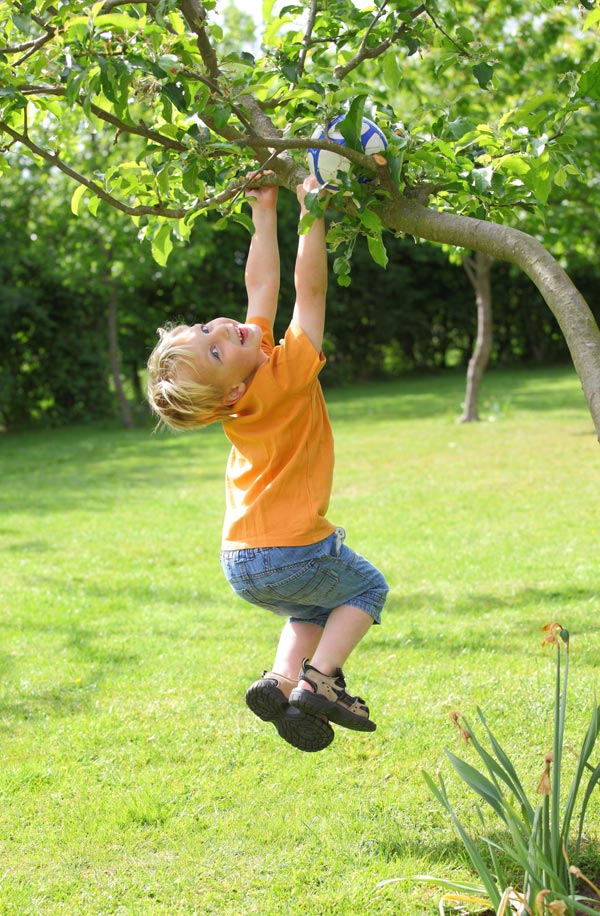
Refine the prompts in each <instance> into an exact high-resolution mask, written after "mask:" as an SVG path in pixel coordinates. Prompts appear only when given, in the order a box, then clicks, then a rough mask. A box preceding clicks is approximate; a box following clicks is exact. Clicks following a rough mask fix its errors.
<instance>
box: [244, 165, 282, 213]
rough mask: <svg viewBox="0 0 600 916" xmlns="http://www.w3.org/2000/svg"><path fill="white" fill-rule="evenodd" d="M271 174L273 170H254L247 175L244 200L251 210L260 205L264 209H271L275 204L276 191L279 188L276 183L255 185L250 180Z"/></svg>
mask: <svg viewBox="0 0 600 916" xmlns="http://www.w3.org/2000/svg"><path fill="white" fill-rule="evenodd" d="M273 174H274V173H273V172H254V173H253V174H252V173H251V174H250V175H249V176H248V178H249V184H248V187H247V188H246V200H247V201H248V203H249V204H250V206H251V207H252V209H253V210H254V209H255V207H262V208H264V209H266V210H272V209H274V208H275V207H276V206H277V193H278V191H279V188H278V187H277V186H276V185H265V186H263V187H256V186H254V185H253V184H252V182H253V181H254V180H255V179H257V178H263V177H265V176H266V175H273Z"/></svg>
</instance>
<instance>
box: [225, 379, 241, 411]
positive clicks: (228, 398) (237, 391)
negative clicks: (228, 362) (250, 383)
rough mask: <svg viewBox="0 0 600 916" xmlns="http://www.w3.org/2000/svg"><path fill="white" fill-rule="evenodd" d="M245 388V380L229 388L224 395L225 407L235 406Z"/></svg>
mask: <svg viewBox="0 0 600 916" xmlns="http://www.w3.org/2000/svg"><path fill="white" fill-rule="evenodd" d="M245 390H246V384H245V382H240V383H239V385H234V386H233V387H232V388H229V389H228V390H227V391H226V392H225V394H224V395H223V404H224V405H225V407H233V405H234V404H235V403H237V401H239V399H240V398H241V396H242V395H243V394H244V392H245Z"/></svg>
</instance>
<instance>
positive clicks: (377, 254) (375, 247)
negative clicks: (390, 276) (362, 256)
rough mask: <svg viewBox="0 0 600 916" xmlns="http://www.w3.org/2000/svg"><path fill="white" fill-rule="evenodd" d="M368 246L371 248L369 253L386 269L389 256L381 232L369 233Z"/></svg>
mask: <svg viewBox="0 0 600 916" xmlns="http://www.w3.org/2000/svg"><path fill="white" fill-rule="evenodd" d="M367 246H368V248H369V254H370V255H371V257H372V258H373V260H374V261H375V263H376V264H379V266H380V267H383V268H384V270H385V268H386V267H387V264H388V256H387V251H386V250H385V245H384V244H383V239H382V238H381V234H378V235H368V236H367Z"/></svg>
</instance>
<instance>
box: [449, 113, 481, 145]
mask: <svg viewBox="0 0 600 916" xmlns="http://www.w3.org/2000/svg"><path fill="white" fill-rule="evenodd" d="M474 129H475V124H474V123H473V121H470V120H469V118H456V120H455V121H450V123H449V124H448V130H449V131H450V136H451V137H452V138H453V139H454V140H460V138H461V137H464V136H465V134H468V133H469V131H472V130H474Z"/></svg>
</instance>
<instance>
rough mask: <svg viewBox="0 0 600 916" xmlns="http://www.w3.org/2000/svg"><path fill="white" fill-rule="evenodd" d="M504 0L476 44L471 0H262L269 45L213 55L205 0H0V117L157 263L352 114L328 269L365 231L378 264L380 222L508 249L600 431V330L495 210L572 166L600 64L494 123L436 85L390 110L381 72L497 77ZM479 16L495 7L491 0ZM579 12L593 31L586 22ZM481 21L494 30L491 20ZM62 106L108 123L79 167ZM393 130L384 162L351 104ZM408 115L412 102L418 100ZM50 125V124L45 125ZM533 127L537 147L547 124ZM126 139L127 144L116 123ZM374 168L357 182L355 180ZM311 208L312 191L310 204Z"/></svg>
mask: <svg viewBox="0 0 600 916" xmlns="http://www.w3.org/2000/svg"><path fill="white" fill-rule="evenodd" d="M534 5H535V7H536V9H537V10H538V11H539V12H542V11H545V13H546V15H547V16H548V17H550V20H552V17H554V16H556V17H563V18H564V17H566V18H567V20H569V21H570V28H571V31H572V35H573V40H577V34H578V32H579V29H580V26H581V23H580V21H579V20H577V19H576V16H577V10H576V9H575V8H574V6H571V5H565V4H562V3H554V2H552V0H539V2H538V3H536V4H534ZM513 6H514V4H512V5H510V6H509V7H508V8H507V9H508V19H507V15H506V14H505V16H504V17H503V18H502V19H500V18H499V19H498V20H497V26H496V30H495V42H494V44H493V45H491V44H490V43H487V44H486V43H484V42H483V41H480V40H478V37H477V23H478V21H479V19H480V16H481V13H482V11H483V9H484V8H483V6H482V5H481V4H479V3H477V2H476V0H462V2H460V3H452V4H451V3H449V2H448V3H446V2H444V0H439V2H437V3H434V2H433V0H432V2H425V3H422V4H420V5H415V4H414V3H410V2H408V0H381V2H379V4H378V5H375V6H373V7H369V8H366V7H362V8H358V7H357V6H355V5H354V3H353V2H351V0H327V2H319V0H300V2H291V3H289V4H287V5H284V6H282V7H281V8H279V7H277V8H275V4H274V3H273V2H270V0H267V2H266V3H264V4H263V9H264V13H265V16H267V17H268V19H269V21H268V23H267V25H266V26H265V29H264V34H263V44H262V49H263V50H262V54H261V55H260V56H258V57H256V58H255V57H254V56H253V55H252V54H250V53H249V52H248V51H243V50H241V51H239V52H228V53H223V54H222V53H221V51H220V47H221V39H222V27H221V25H220V24H219V23H218V20H217V19H216V18H215V17H214V15H213V8H214V0H206V2H205V3H204V4H202V3H200V2H198V0H150V2H146V3H144V4H143V5H140V4H137V3H135V2H129V3H128V2H121V0H104V2H97V3H95V4H88V3H84V2H81V0H67V2H65V3H63V4H61V5H60V6H55V5H52V4H51V3H50V2H48V0H23V2H22V3H21V4H20V5H19V6H18V7H15V6H14V5H12V4H9V3H8V2H7V0H1V2H0V23H1V24H2V28H3V33H4V34H5V35H6V36H7V44H6V45H5V46H4V47H3V48H0V84H1V85H2V89H0V99H1V103H2V104H1V106H0V131H1V132H2V133H3V135H4V137H5V143H6V146H7V147H11V146H12V145H14V144H17V145H18V146H19V147H20V148H22V149H24V150H26V151H27V152H28V153H29V154H30V155H32V156H33V157H35V158H36V159H41V160H44V161H45V162H46V163H48V164H49V165H51V166H53V167H55V168H58V169H60V170H62V171H63V172H65V173H66V174H68V175H69V176H70V177H71V178H73V179H74V181H75V182H77V184H78V187H77V188H76V190H75V193H74V195H73V200H72V206H73V208H74V209H75V210H80V209H81V208H82V207H83V206H84V204H87V207H88V208H89V209H90V210H91V212H92V213H94V214H96V215H97V216H98V218H100V219H101V218H102V213H103V209H102V208H103V207H104V206H105V205H109V206H111V207H114V208H116V209H117V210H120V211H121V212H123V213H127V214H130V215H131V216H132V217H133V218H134V220H135V221H136V222H137V224H138V226H139V231H140V233H142V234H144V235H146V236H147V237H149V238H151V239H152V243H153V249H154V253H155V257H156V258H157V260H158V261H159V262H162V263H164V262H165V260H166V258H167V257H168V254H169V252H170V250H171V249H172V245H173V240H172V236H173V235H175V237H177V238H180V239H183V240H185V239H187V238H189V234H190V232H191V228H192V226H193V224H194V222H195V220H196V219H197V218H198V217H199V216H201V215H206V214H207V213H208V212H209V211H211V210H218V211H219V213H220V214H221V217H222V218H228V219H233V220H237V221H239V222H241V223H243V224H244V225H247V224H248V218H247V216H246V215H245V214H244V213H243V212H242V209H241V201H242V197H243V190H244V187H245V183H246V182H247V179H245V178H244V177H243V173H244V172H245V171H247V170H248V169H249V168H257V167H258V168H262V169H264V168H269V169H271V170H272V171H273V173H274V178H273V179H267V180H273V181H276V182H277V183H278V184H280V185H283V186H286V187H289V188H293V187H294V186H295V185H296V184H297V183H298V182H299V181H300V180H301V179H302V178H303V176H304V174H305V173H306V166H305V159H304V153H305V151H306V149H307V148H308V147H309V146H311V145H317V146H320V147H322V148H325V149H327V148H330V149H336V147H335V146H334V145H333V144H332V143H331V142H330V141H319V142H315V141H313V140H311V139H310V134H311V133H312V130H313V128H314V126H315V123H319V122H321V123H322V122H327V120H328V119H329V117H330V116H331V115H332V114H335V113H337V112H338V111H339V110H340V109H344V108H345V109H346V110H347V117H346V120H345V130H344V133H345V138H346V141H347V145H346V147H345V148H344V155H345V156H346V157H347V158H348V160H349V161H350V162H351V164H352V166H353V172H352V173H351V174H350V175H349V177H348V178H347V180H345V181H344V182H343V186H342V187H341V189H340V191H339V192H338V193H336V194H335V195H334V198H333V200H332V202H331V205H330V209H331V207H333V208H334V209H337V211H338V212H339V213H340V217H341V218H340V221H339V222H338V223H337V224H334V226H333V227H332V229H331V231H330V241H331V243H332V245H333V246H335V247H336V250H337V257H336V261H335V269H336V271H337V274H338V277H339V279H340V281H341V282H342V283H347V282H348V275H349V270H350V268H349V252H350V251H351V250H352V248H353V244H354V240H355V238H356V236H357V235H358V234H363V235H365V236H366V237H367V239H368V241H369V248H370V251H371V253H372V255H373V257H374V258H375V260H376V261H377V262H378V263H380V264H381V265H382V266H385V263H386V252H385V246H384V242H383V230H384V229H385V230H389V231H391V232H394V233H399V234H409V235H413V236H415V237H418V238H423V239H428V240H431V241H435V242H439V243H444V244H449V245H455V246H460V247H463V248H466V249H469V250H474V251H480V252H483V253H484V254H486V255H488V256H490V257H493V258H499V259H502V260H505V261H508V262H510V263H514V264H516V265H518V266H519V267H520V268H521V269H522V270H523V271H525V273H526V274H527V275H528V276H529V277H530V278H531V279H532V280H533V282H534V283H535V284H536V286H537V287H538V289H539V290H540V292H541V293H542V295H543V297H544V299H545V300H546V302H547V304H548V306H549V307H550V309H551V311H552V312H553V314H554V315H555V317H556V319H557V321H558V323H559V325H560V327H561V330H562V333H563V334H564V337H565V339H566V342H567V345H568V347H569V350H570V353H571V356H572V358H573V362H574V364H575V367H576V369H577V372H578V374H579V377H580V380H581V383H582V387H583V390H584V394H585V397H586V400H587V403H588V407H589V409H590V412H591V414H592V417H593V419H594V423H595V425H596V429H597V432H598V434H599V436H600V330H599V329H598V326H597V324H596V322H595V320H594V318H593V316H592V313H591V311H590V309H589V307H588V306H587V304H586V302H585V300H584V299H583V297H582V296H581V295H580V293H579V292H578V291H577V289H576V288H575V287H574V285H573V284H572V283H571V281H570V280H569V278H568V277H567V276H566V274H565V273H564V271H563V270H562V269H561V267H560V266H559V264H558V263H557V262H556V261H555V260H554V258H553V257H552V256H551V255H550V254H549V252H548V251H547V250H546V249H545V248H543V246H542V245H541V244H540V243H539V242H538V241H537V240H536V239H535V238H533V237H532V236H530V235H528V234H527V233H525V232H523V231H521V230H519V229H515V228H513V227H512V226H509V225H503V223H504V222H506V221H507V219H508V218H509V217H510V218H511V219H516V213H517V212H518V211H519V209H520V208H522V206H523V200H524V198H525V197H526V198H528V199H529V200H530V201H535V200H537V202H538V205H539V206H544V205H545V203H546V201H547V199H548V194H549V189H550V188H551V186H552V181H553V175H555V174H557V173H558V171H559V170H562V172H563V173H567V172H568V171H569V170H572V169H574V168H575V166H574V164H573V155H572V154H573V146H574V145H575V143H576V137H575V136H573V135H571V134H569V120H570V119H571V118H572V117H573V115H574V114H575V113H577V112H578V111H580V110H582V109H584V108H585V107H586V106H587V105H588V104H589V101H590V100H594V99H597V98H598V96H599V93H600V86H599V83H600V80H599V77H600V63H598V62H596V63H591V64H590V63H588V58H587V57H585V56H584V57H582V58H581V60H582V65H581V72H579V73H575V74H571V76H570V78H569V79H568V80H565V81H564V82H563V84H562V86H561V87H560V88H557V91H556V92H555V93H554V94H550V95H549V94H545V96H544V97H543V98H542V99H541V100H540V99H539V98H538V94H537V87H536V86H535V85H532V86H531V90H530V96H529V97H528V98H527V99H526V100H525V101H524V102H523V103H522V104H519V105H518V106H517V108H516V109H514V110H513V111H511V112H510V113H505V114H504V115H503V116H502V117H501V118H500V119H498V120H493V121H490V123H487V122H485V121H484V122H481V123H472V122H471V121H470V120H469V119H468V118H465V117H461V116H460V114H459V109H460V106H459V105H458V104H457V105H455V106H454V107H453V108H450V109H448V110H447V109H446V106H445V103H444V101H442V102H441V103H440V102H439V101H438V100H436V99H431V100H429V104H428V106H427V107H426V110H425V111H424V112H423V113H422V116H420V119H419V121H418V122H416V123H415V124H414V126H413V125H406V123H405V124H404V125H403V126H399V127H398V126H397V124H398V121H399V118H398V113H397V112H396V111H395V110H394V109H393V107H392V106H391V105H390V104H389V100H388V95H389V94H390V93H389V89H388V88H387V87H389V86H393V85H394V84H395V85H396V86H398V85H399V84H400V82H401V80H402V75H403V71H404V70H406V71H407V72H409V71H410V68H411V67H413V66H418V59H417V58H416V56H415V55H416V52H417V51H418V53H419V56H420V58H422V59H424V60H427V61H428V62H433V66H434V67H436V68H437V69H438V71H439V72H440V73H441V72H443V70H444V69H447V68H449V67H453V66H457V65H461V66H462V67H463V69H468V71H469V73H470V74H471V75H472V84H471V91H472V92H473V93H475V92H479V93H482V94H485V93H487V92H488V90H489V88H490V87H493V85H494V83H493V80H494V75H495V73H496V72H500V71H501V70H502V68H503V67H504V68H505V69H506V70H509V69H510V61H511V55H510V54H508V53H507V51H506V49H507V47H508V46H509V45H510V21H509V19H510V12H512V8H513ZM485 13H486V15H487V16H491V14H492V13H494V14H495V15H496V14H497V13H498V4H496V3H493V2H490V3H488V4H486V5H485ZM598 18H599V17H598V14H597V11H596V10H594V11H592V12H590V13H589V16H588V19H587V20H586V22H585V26H586V27H591V26H594V25H595V24H596V23H597V21H598ZM486 34H490V29H489V28H488V29H487V30H486ZM66 110H74V111H78V112H79V114H80V118H81V120H82V121H85V122H86V123H87V124H88V125H89V129H91V130H95V131H99V132H103V133H107V132H109V133H112V135H113V136H114V144H115V150H114V152H113V154H112V155H111V156H110V157H109V158H108V160H107V162H106V166H105V168H103V169H102V170H100V172H98V171H96V172H95V173H92V174H90V172H89V171H88V170H87V164H86V161H85V157H84V156H82V155H81V151H80V149H79V147H78V144H77V142H73V137H72V136H70V135H68V134H67V133H66V132H65V130H64V129H63V127H62V119H63V116H64V113H65V111H66ZM365 110H367V111H369V112H371V113H372V114H373V115H374V116H375V117H376V119H377V121H378V123H380V125H381V126H382V127H384V128H385V129H386V130H387V131H388V133H389V137H390V144H389V147H388V151H387V155H386V157H385V159H383V158H380V159H377V160H374V159H372V158H370V157H367V156H365V155H364V154H363V152H362V150H361V149H360V143H359V139H358V134H359V130H358V128H359V124H360V119H361V117H362V114H363V112H364V111H365ZM419 114H420V115H421V113H419ZM49 127H50V129H51V130H52V134H53V136H52V138H51V140H47V139H45V138H46V137H47V136H48V129H49ZM542 136H543V137H545V140H544V142H543V148H542V147H541V145H540V138H541V137H542ZM124 137H133V138H137V139H136V142H137V143H138V144H139V147H138V152H137V154H136V155H135V156H134V157H133V158H132V157H131V147H130V146H129V145H128V144H124V155H122V156H119V151H120V145H121V142H122V138H124ZM361 175H362V176H363V177H365V178H368V179H369V183H368V184H366V185H365V184H359V183H358V181H357V178H358V177H359V176H361ZM311 207H312V210H313V213H314V212H317V211H318V207H319V203H318V200H317V199H316V196H315V199H314V200H313V201H312V203H311Z"/></svg>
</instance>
